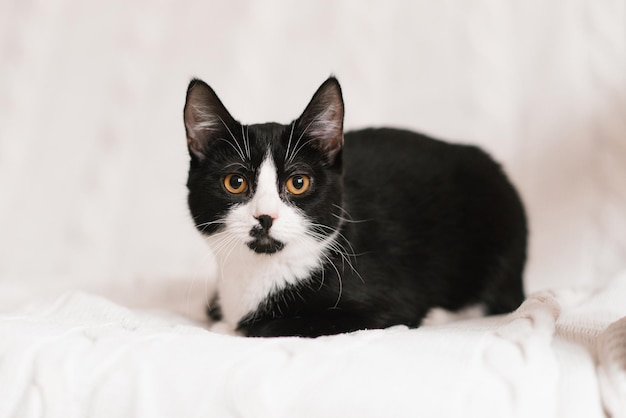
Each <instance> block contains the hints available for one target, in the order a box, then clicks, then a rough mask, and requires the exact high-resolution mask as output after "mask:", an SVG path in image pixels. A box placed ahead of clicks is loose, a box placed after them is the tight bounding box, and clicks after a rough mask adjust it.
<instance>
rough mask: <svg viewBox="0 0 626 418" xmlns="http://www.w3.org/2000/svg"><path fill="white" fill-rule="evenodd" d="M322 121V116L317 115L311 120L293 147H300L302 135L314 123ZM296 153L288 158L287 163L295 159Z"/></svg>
mask: <svg viewBox="0 0 626 418" xmlns="http://www.w3.org/2000/svg"><path fill="white" fill-rule="evenodd" d="M319 121H320V117H319V116H318V117H316V118H315V119H313V120H312V121H311V122H309V124H308V125H307V126H306V128H304V131H302V133H301V134H300V137H299V138H298V140H297V141H296V144H295V145H294V146H293V149H294V151H295V149H296V148H297V147H298V144H299V143H300V140H301V139H302V137H303V136H304V134H306V132H307V131H308V130H309V128H310V127H311V125H312V124H314V123H316V122H319ZM295 156H296V153H295V152H292V153H291V156H290V157H289V159H288V160H287V163H288V164H289V163H291V161H293V159H294V158H295Z"/></svg>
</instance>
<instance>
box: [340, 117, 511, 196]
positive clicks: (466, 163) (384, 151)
mask: <svg viewBox="0 0 626 418" xmlns="http://www.w3.org/2000/svg"><path fill="white" fill-rule="evenodd" d="M343 159H344V175H345V180H344V181H345V182H346V192H347V193H349V194H350V196H351V198H353V199H360V198H365V197H367V198H369V199H370V200H371V199H378V200H382V201H395V200H403V201H406V200H407V199H409V200H411V198H412V197H413V196H416V197H419V200H420V201H427V200H429V199H430V198H435V197H438V196H439V197H443V196H448V197H453V196H454V195H456V196H457V197H458V196H459V193H461V194H465V193H464V192H469V191H470V190H472V189H473V188H481V186H483V188H484V186H485V183H484V182H485V181H486V182H487V183H494V182H493V178H495V179H497V181H496V182H500V183H501V181H500V180H501V178H502V177H503V173H502V171H501V169H500V166H499V165H498V164H497V163H496V162H495V161H493V159H492V158H491V157H489V156H488V155H487V154H486V153H485V152H483V151H482V150H481V149H479V148H477V147H475V146H471V145H461V144H453V143H449V142H445V141H442V140H438V139H434V138H432V137H429V136H427V135H424V134H421V133H417V132H412V131H408V130H402V129H392V128H370V129H363V130H358V131H352V132H347V133H346V134H345V144H344V151H343ZM490 177H492V179H490ZM506 186H508V185H505V187H506ZM372 191H375V192H376V194H375V195H373V194H372ZM362 194H364V195H362ZM414 203H416V202H414Z"/></svg>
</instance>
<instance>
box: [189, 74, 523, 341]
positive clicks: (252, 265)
mask: <svg viewBox="0 0 626 418" xmlns="http://www.w3.org/2000/svg"><path fill="white" fill-rule="evenodd" d="M343 119H344V103H343V97H342V92H341V87H340V85H339V82H338V81H337V79H336V78H334V77H330V78H329V79H327V80H326V81H325V82H324V83H323V84H322V85H321V86H320V87H319V89H318V90H317V91H316V93H315V94H314V95H313V98H312V99H311V101H310V102H309V104H308V105H307V106H306V108H305V110H304V112H303V113H302V114H301V116H300V117H299V118H297V119H296V120H294V121H293V122H291V123H290V124H287V125H281V124H278V123H264V124H256V125H243V124H241V123H240V122H238V121H237V120H235V119H234V118H233V117H232V116H231V115H230V113H229V112H228V111H227V110H226V108H225V107H224V105H223V104H222V102H221V101H220V99H219V98H218V96H217V95H216V94H215V92H214V91H213V89H212V88H211V87H209V86H208V85H207V84H206V83H204V82H203V81H201V80H198V79H194V80H192V81H191V83H190V84H189V87H188V90H187V97H186V102H185V108H184V122H185V131H186V136H187V146H188V151H189V156H190V165H189V174H188V181H187V187H188V206H189V209H190V212H191V215H192V217H193V220H194V222H195V225H196V228H197V229H198V230H199V231H200V232H201V233H202V234H203V235H204V236H205V238H206V241H207V242H208V244H209V246H210V247H211V248H212V251H213V253H214V254H215V256H216V260H217V266H218V272H219V277H218V280H217V296H216V299H215V302H214V303H212V308H211V309H210V311H209V315H210V316H211V317H212V318H213V319H221V320H222V321H223V322H224V323H225V324H226V325H227V326H228V327H230V328H231V329H232V330H234V331H236V332H238V333H239V334H242V335H245V336H265V337H270V336H302V337H318V336H322V335H332V334H338V333H345V332H351V331H356V330H363V329H376V328H386V327H390V326H393V325H400V324H402V325H406V326H408V327H418V326H419V325H420V324H421V322H422V320H423V318H424V316H425V315H426V314H427V312H428V311H429V310H430V309H431V308H435V307H440V308H443V309H446V310H450V311H456V310H459V309H462V308H465V307H467V306H469V305H476V304H482V306H483V307H484V308H485V310H486V313H488V314H500V313H505V312H510V311H512V310H515V309H516V308H517V307H518V306H519V305H520V303H521V302H522V301H523V299H524V292H523V284H522V276H523V270H524V264H525V259H526V243H527V225H526V216H525V212H524V208H523V205H522V202H521V199H520V197H519V195H518V193H517V192H516V190H515V189H514V187H513V186H512V185H511V183H510V182H509V181H508V179H507V177H506V176H505V174H504V173H503V171H502V169H501V167H500V166H499V165H498V164H497V163H496V162H494V160H492V159H491V158H490V157H489V156H488V155H487V154H486V153H485V152H483V151H482V150H480V149H479V148H477V147H475V146H470V145H459V144H452V143H448V142H444V141H441V140H437V139H433V138H430V137H428V136H425V135H422V134H419V133H414V132H410V131H406V130H399V129H391V128H379V129H364V130H359V131H354V132H347V133H345V135H344V131H343ZM344 138H345V139H344Z"/></svg>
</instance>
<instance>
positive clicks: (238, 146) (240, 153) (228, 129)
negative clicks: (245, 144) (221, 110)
mask: <svg viewBox="0 0 626 418" xmlns="http://www.w3.org/2000/svg"><path fill="white" fill-rule="evenodd" d="M216 116H217V118H218V119H219V120H220V122H222V125H224V128H226V130H227V131H228V133H229V134H230V136H231V138H233V141H234V142H235V145H237V148H238V149H239V152H238V154H239V156H240V157H241V159H242V160H243V161H245V160H246V159H245V157H244V153H243V150H242V149H241V146H240V145H239V142H238V141H237V138H235V135H233V133H232V132H231V130H230V128H229V127H228V125H227V124H226V122H224V120H223V119H222V118H221V117H220V116H219V115H216ZM227 142H228V141H227ZM233 148H234V146H233Z"/></svg>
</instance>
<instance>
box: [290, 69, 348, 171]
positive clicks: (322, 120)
mask: <svg viewBox="0 0 626 418" xmlns="http://www.w3.org/2000/svg"><path fill="white" fill-rule="evenodd" d="M296 126H297V127H298V130H300V132H301V135H306V136H307V137H309V138H310V139H311V144H312V145H313V146H314V147H315V148H317V149H318V150H320V151H321V152H322V153H324V155H325V156H326V159H327V161H328V162H329V163H331V164H332V163H333V162H334V161H335V157H336V156H337V154H338V153H339V151H341V148H342V147H343V97H342V95H341V86H340V85H339V82H338V81H337V79H336V78H335V77H330V78H329V79H328V80H326V81H325V82H324V83H323V84H322V85H321V86H320V87H319V88H318V89H317V91H316V92H315V94H314V95H313V98H312V99H311V101H310V102H309V104H308V106H307V107H306V109H305V110H304V112H303V113H302V115H301V116H300V117H299V118H298V120H297V125H296Z"/></svg>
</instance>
